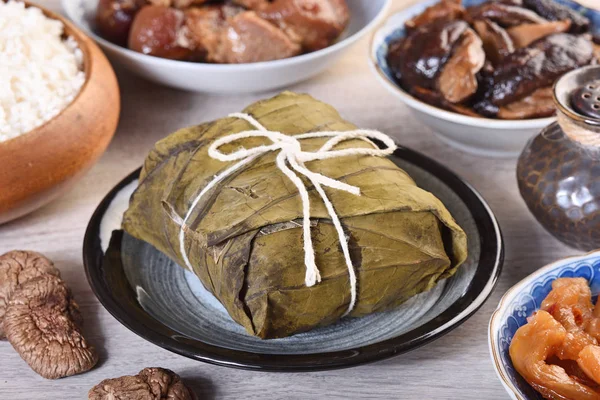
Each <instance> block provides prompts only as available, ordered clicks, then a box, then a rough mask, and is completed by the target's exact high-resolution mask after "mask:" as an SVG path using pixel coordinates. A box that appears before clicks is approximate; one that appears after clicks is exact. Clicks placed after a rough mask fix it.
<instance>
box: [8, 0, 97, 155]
mask: <svg viewBox="0 0 600 400" xmlns="http://www.w3.org/2000/svg"><path fill="white" fill-rule="evenodd" d="M0 1H6V0H0ZM13 1H16V2H19V3H23V4H25V8H29V7H35V8H38V9H40V10H41V11H42V13H43V14H44V16H46V17H47V18H50V19H54V20H57V21H60V22H62V24H63V35H67V36H69V37H72V38H73V39H74V40H75V41H76V42H77V47H78V48H79V50H80V51H81V53H82V55H83V61H82V64H83V65H82V71H83V73H84V74H85V80H84V82H83V85H81V88H79V92H77V94H76V95H75V97H73V99H72V100H71V102H70V103H69V104H67V105H66V106H65V107H64V108H63V109H62V110H60V112H59V113H58V114H56V115H55V116H54V117H52V118H50V119H49V120H47V121H45V122H44V123H42V124H41V125H39V126H36V127H35V128H33V129H31V130H30V131H27V132H23V133H21V134H19V135H17V136H15V137H12V138H10V139H7V140H4V141H0V148H1V147H2V146H3V145H5V144H6V143H11V144H14V143H17V142H19V141H23V143H25V142H26V141H29V140H31V139H32V136H34V135H36V134H40V131H42V130H44V129H45V127H46V126H47V125H48V124H49V123H51V122H53V121H55V120H57V119H58V118H60V117H61V116H62V115H63V114H65V113H66V112H67V110H68V109H70V108H71V107H73V105H74V104H75V103H76V102H77V101H78V100H79V98H80V97H81V96H82V93H83V92H84V91H85V90H86V89H87V87H88V84H89V82H90V77H91V75H92V73H91V72H92V56H91V50H90V46H95V45H96V44H95V43H94V42H93V41H92V40H90V39H89V37H88V36H87V35H86V34H85V32H83V31H82V30H81V29H79V27H77V26H76V25H75V24H74V23H72V22H71V21H70V20H69V19H68V18H67V17H65V16H63V15H60V14H58V13H56V12H54V11H51V10H49V9H48V8H46V7H44V6H42V5H40V4H37V3H34V2H32V1H30V0H13ZM67 31H69V33H67ZM86 39H87V40H86Z"/></svg>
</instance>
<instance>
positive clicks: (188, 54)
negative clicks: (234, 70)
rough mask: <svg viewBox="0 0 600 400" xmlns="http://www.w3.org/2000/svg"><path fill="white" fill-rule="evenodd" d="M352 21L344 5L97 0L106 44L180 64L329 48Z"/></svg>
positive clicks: (330, 1) (339, 1)
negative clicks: (117, 45)
mask: <svg viewBox="0 0 600 400" xmlns="http://www.w3.org/2000/svg"><path fill="white" fill-rule="evenodd" d="M349 20H350V14H349V10H348V6H347V4H346V0H226V1H225V0H224V1H210V0H100V2H99V4H98V9H97V13H96V26H97V29H98V31H99V33H100V34H101V35H102V36H103V37H104V38H105V39H107V40H110V41H111V42H114V43H116V44H119V45H123V46H124V45H127V47H129V48H130V49H132V50H135V51H138V52H140V53H144V54H148V55H152V56H156V57H162V58H169V59H174V60H183V61H197V62H211V63H250V62H259V61H271V60H277V59H282V58H288V57H293V56H295V55H298V54H302V53H307V52H312V51H316V50H319V49H322V48H325V47H327V46H330V45H331V44H332V43H333V42H334V41H335V40H336V39H337V38H338V37H339V36H340V35H341V34H342V32H343V31H344V29H345V28H346V26H347V25H348V21H349Z"/></svg>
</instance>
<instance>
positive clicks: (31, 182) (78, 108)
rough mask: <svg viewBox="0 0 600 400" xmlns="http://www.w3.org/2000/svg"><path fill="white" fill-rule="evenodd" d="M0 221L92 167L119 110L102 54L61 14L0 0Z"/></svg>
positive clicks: (54, 193) (22, 211) (115, 86)
mask: <svg viewBox="0 0 600 400" xmlns="http://www.w3.org/2000/svg"><path fill="white" fill-rule="evenodd" d="M0 60H2V62H1V63H0V160H2V167H1V168H0V188H2V190H0V223H3V222H6V221H9V220H12V219H15V218H18V217H20V216H22V215H25V214H27V213H29V212H31V211H33V210H34V209H36V208H38V207H40V206H42V205H44V204H46V203H47V202H49V201H50V200H52V199H53V198H55V197H56V196H57V195H58V194H60V193H61V192H62V191H63V190H65V189H66V188H68V187H69V186H70V185H71V184H73V183H74V181H75V180H76V178H78V177H79V176H81V175H82V173H83V172H84V171H85V170H87V169H88V168H89V167H91V166H92V165H93V163H94V162H95V161H96V160H97V159H98V158H99V157H100V155H101V154H102V153H103V152H104V150H105V149H106V147H107V146H108V143H109V142H110V140H111V138H112V136H113V134H114V132H115V130H116V127H117V122H118V115H119V110H120V102H119V89H118V84H117V80H116V77H115V74H114V71H113V70H112V67H111V66H110V64H109V63H108V61H107V59H106V57H105V56H104V54H103V53H102V52H101V51H100V49H99V48H98V47H97V46H96V45H95V44H94V42H93V41H92V40H90V39H89V38H88V37H87V36H85V35H84V34H83V33H82V32H81V31H80V30H78V29H77V28H75V27H74V26H73V25H72V24H70V23H69V22H68V21H66V20H65V19H64V18H62V17H60V16H58V15H56V14H54V13H52V12H50V11H48V10H46V9H44V8H43V7H39V6H37V5H34V4H31V3H28V2H17V1H8V2H4V1H1V0H0Z"/></svg>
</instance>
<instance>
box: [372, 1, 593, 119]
mask: <svg viewBox="0 0 600 400" xmlns="http://www.w3.org/2000/svg"><path fill="white" fill-rule="evenodd" d="M438 2H439V0H426V1H419V2H417V3H415V4H413V5H411V6H408V7H405V8H403V9H401V10H398V11H397V12H395V13H394V14H392V15H389V16H388V17H387V18H386V19H385V21H384V22H383V23H382V24H381V26H380V27H378V28H377V29H376V30H375V31H374V32H373V33H372V34H371V40H370V42H369V50H368V51H369V55H368V58H369V66H370V67H371V71H373V73H374V74H375V76H376V77H377V78H378V80H379V81H380V82H381V83H382V84H383V85H384V86H385V87H386V89H388V91H390V92H391V93H392V94H394V95H395V96H396V97H398V98H400V100H402V101H403V102H404V103H406V104H407V105H408V106H410V107H412V108H414V109H417V110H418V111H421V112H424V113H426V114H428V115H431V116H433V117H436V118H439V119H443V120H445V121H450V122H454V123H459V124H464V125H470V126H475V127H481V128H486V129H510V130H512V129H539V128H542V127H544V126H547V125H550V124H551V123H552V122H554V121H555V120H556V117H555V116H552V117H545V118H531V119H506V120H504V119H495V118H486V117H471V116H468V115H463V114H459V113H457V112H453V111H448V110H444V109H442V108H439V107H435V106H432V105H430V104H427V103H425V102H423V101H421V100H419V99H417V98H416V97H414V96H411V95H410V94H408V93H407V92H406V91H405V90H404V89H402V88H401V87H400V86H399V85H398V84H397V83H396V82H394V81H391V80H390V79H389V78H388V76H387V75H386V74H385V73H384V72H383V70H382V68H381V66H380V65H379V63H378V61H377V56H376V54H377V50H378V49H380V48H381V46H383V45H385V43H384V42H383V40H382V39H385V38H387V37H388V36H389V35H390V33H391V32H392V31H395V30H397V29H400V27H401V24H404V22H406V21H407V20H408V19H409V18H410V17H412V16H414V15H416V14H417V13H418V12H420V11H422V10H423V9H425V8H426V7H428V6H430V5H432V4H435V3H438ZM582 7H583V6H582ZM392 21H394V23H392Z"/></svg>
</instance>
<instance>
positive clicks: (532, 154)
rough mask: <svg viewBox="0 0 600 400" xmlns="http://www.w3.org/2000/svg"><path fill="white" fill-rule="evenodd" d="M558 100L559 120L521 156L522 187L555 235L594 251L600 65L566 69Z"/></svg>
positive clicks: (598, 237) (598, 212) (599, 200)
mask: <svg viewBox="0 0 600 400" xmlns="http://www.w3.org/2000/svg"><path fill="white" fill-rule="evenodd" d="M554 100H555V102H556V106H557V122H555V123H553V124H552V125H550V126H548V127H547V128H545V129H544V130H543V131H542V132H541V133H540V134H539V135H537V136H536V137H534V138H533V139H532V140H531V141H530V142H529V143H528V144H527V146H526V147H525V150H523V153H521V156H520V158H519V162H518V165H517V179H518V182H519V190H520V191H521V196H523V199H524V200H525V203H526V204H527V206H528V207H529V210H530V211H531V212H532V213H533V215H534V216H535V217H536V219H537V220H538V221H539V222H540V223H541V224H542V225H543V226H544V228H546V229H547V230H548V231H549V232H550V233H551V234H552V235H554V236H555V237H556V238H558V239H559V240H561V241H563V242H564V243H566V244H568V245H570V246H572V247H575V248H577V249H580V250H585V251H590V250H593V249H597V248H600V67H598V66H594V67H586V68H581V69H578V70H575V71H572V72H569V73H568V74H566V75H564V76H563V77H562V78H561V79H559V80H558V81H557V82H556V84H555V86H554Z"/></svg>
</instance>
